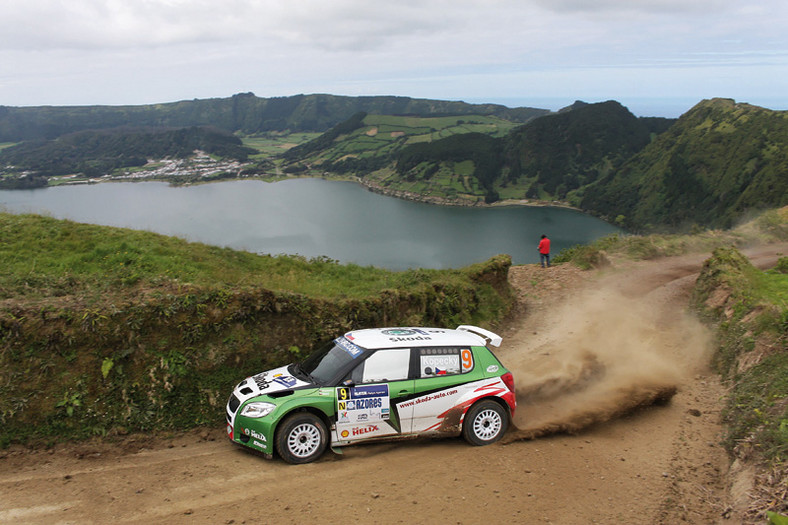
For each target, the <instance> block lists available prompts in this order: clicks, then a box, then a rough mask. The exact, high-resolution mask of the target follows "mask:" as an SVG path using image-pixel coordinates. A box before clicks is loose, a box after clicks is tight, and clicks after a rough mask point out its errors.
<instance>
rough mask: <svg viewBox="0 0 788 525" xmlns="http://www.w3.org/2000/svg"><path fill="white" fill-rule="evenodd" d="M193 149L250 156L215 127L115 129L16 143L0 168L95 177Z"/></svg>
mask: <svg viewBox="0 0 788 525" xmlns="http://www.w3.org/2000/svg"><path fill="white" fill-rule="evenodd" d="M195 150H202V151H205V152H206V153H209V154H212V155H218V156H221V157H224V158H231V159H236V160H240V161H245V160H246V159H247V157H248V156H249V155H250V154H253V153H255V150H253V149H251V148H247V147H244V146H243V145H242V142H241V139H239V138H238V137H236V136H235V135H232V134H230V133H228V132H226V131H222V130H219V129H216V128H206V127H191V128H181V129H161V128H147V129H127V128H116V129H112V130H102V131H80V132H76V133H71V134H68V135H64V136H62V137H59V138H57V139H54V140H46V141H29V142H22V143H20V144H17V145H14V146H11V147H8V148H5V149H4V150H2V151H0V163H2V164H3V165H13V167H14V168H13V170H11V171H13V172H20V171H21V172H25V171H32V172H35V173H36V174H37V175H38V176H39V177H40V176H44V177H48V176H55V175H67V174H71V173H82V174H84V175H86V176H89V177H90V176H94V177H97V176H101V175H104V174H106V173H109V172H111V171H112V170H114V169H117V168H126V167H130V166H142V165H144V164H145V163H146V162H147V161H148V159H149V158H154V159H162V158H165V157H172V158H186V157H189V156H191V155H192V154H193V152H194V151H195Z"/></svg>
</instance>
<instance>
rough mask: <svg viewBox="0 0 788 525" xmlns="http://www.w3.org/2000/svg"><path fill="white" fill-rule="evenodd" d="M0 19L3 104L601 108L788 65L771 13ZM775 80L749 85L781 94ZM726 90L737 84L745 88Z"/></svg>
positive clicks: (18, 2) (683, 5) (68, 9)
mask: <svg viewBox="0 0 788 525" xmlns="http://www.w3.org/2000/svg"><path fill="white" fill-rule="evenodd" d="M3 7H4V10H3V16H0V104H14V103H19V102H18V101H20V100H24V101H25V102H24V103H35V102H33V101H35V100H40V103H55V99H54V97H57V98H56V100H57V101H62V100H69V99H73V100H74V101H75V102H76V101H79V102H80V103H95V102H98V101H97V100H96V99H95V97H96V96H97V95H100V96H101V98H102V100H101V102H102V103H104V102H108V101H117V102H121V103H122V102H129V103H139V102H142V101H145V102H151V101H152V102H156V101H163V100H164V101H166V100H172V99H173V98H194V97H203V96H206V95H208V96H227V95H229V94H232V93H236V92H240V91H254V92H255V93H258V94H259V95H261V96H271V95H288V94H295V93H304V92H306V93H308V92H337V91H336V90H339V89H342V90H344V91H342V92H339V93H338V94H399V95H410V96H429V97H431V98H442V95H441V93H447V95H444V96H449V95H448V94H449V93H450V94H451V96H452V97H455V98H459V97H462V98H466V97H483V96H484V94H485V92H488V93H489V92H496V93H498V95H499V96H506V95H507V93H508V95H510V96H519V95H520V94H522V93H527V92H530V93H533V92H536V91H539V92H548V93H558V92H561V93H567V94H568V96H570V97H571V94H572V93H573V92H578V91H581V90H583V89H584V86H585V84H587V83H593V85H595V86H597V85H598V86H599V89H600V90H604V87H605V83H607V85H608V91H610V95H609V96H608V98H609V97H612V96H615V93H613V91H615V88H616V87H617V86H629V88H630V89H632V90H637V89H642V90H644V91H651V90H652V89H651V86H648V85H646V84H645V83H644V82H642V87H638V84H639V82H640V80H641V79H644V78H649V79H650V78H654V76H655V75H656V76H657V77H658V78H661V77H659V74H662V73H663V72H664V73H665V74H668V73H667V72H669V74H670V75H679V78H676V80H674V81H673V82H672V84H674V85H676V86H681V85H682V79H681V78H680V77H681V76H691V77H692V78H695V77H699V78H702V76H703V74H702V70H703V69H704V68H715V74H716V71H717V69H718V68H724V67H728V68H736V67H739V68H749V69H748V70H747V71H748V72H753V71H756V69H754V68H753V67H752V66H753V64H760V65H763V66H769V65H774V66H778V67H780V68H782V67H784V66H785V64H786V63H787V62H788V55H787V54H786V51H785V50H786V49H788V40H786V35H785V29H784V28H785V27H786V26H788V3H786V2H784V1H783V0H762V1H761V2H758V3H753V4H742V3H739V2H735V1H734V0H696V1H692V2H689V1H686V0H598V1H596V2H587V1H585V0H397V1H396V2H370V1H369V0H222V1H221V2H219V1H216V0H210V1H209V0H5V2H4V5H3ZM693 69H695V70H694V71H692V70H693ZM764 69H765V67H764ZM647 70H651V71H654V72H655V75H646V76H644V75H643V71H647ZM682 70H683V73H682ZM740 71H742V75H745V74H749V73H748V72H745V71H744V69H742V70H740ZM757 71H758V74H761V73H760V72H761V71H762V70H760V69H758V70H757ZM131 72H133V74H130V73H131ZM590 72H593V74H592V73H590ZM600 72H602V73H600ZM718 77H719V75H718ZM592 78H593V81H592V80H591V79H592ZM726 78H728V77H726ZM730 78H734V77H730ZM776 78H777V76H776V75H769V76H767V77H765V78H760V77H758V78H749V79H747V82H746V85H748V86H753V85H769V84H770V83H771V84H772V85H773V86H774V87H773V88H772V89H773V90H774V91H775V93H780V92H784V91H785V90H783V91H780V90H781V89H782V87H784V86H785V81H781V82H775V79H776ZM731 82H733V83H734V84H736V83H737V82H738V83H739V84H743V83H744V79H743V76H742V79H740V80H738V81H735V80H731ZM85 85H90V86H91V87H90V90H85V88H84V87H80V86H85ZM668 85H670V82H669V83H668ZM693 85H695V82H694V81H693ZM731 90H733V87H731ZM178 93H180V94H178ZM714 95H725V93H719V92H718V93H714ZM88 96H91V97H93V98H90V99H88V98H87V97H88ZM121 97H124V98H121ZM128 97H133V100H128ZM577 97H578V98H579V97H580V94H579V93H578V94H577ZM42 98H43V100H42ZM572 100H573V98H572ZM570 102H571V100H570Z"/></svg>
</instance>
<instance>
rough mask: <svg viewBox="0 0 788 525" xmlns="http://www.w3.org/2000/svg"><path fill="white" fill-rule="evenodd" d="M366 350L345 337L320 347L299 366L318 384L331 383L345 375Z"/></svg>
mask: <svg viewBox="0 0 788 525" xmlns="http://www.w3.org/2000/svg"><path fill="white" fill-rule="evenodd" d="M363 353H364V350H363V349H362V348H361V347H359V346H356V345H354V344H353V343H351V342H350V341H348V340H347V339H345V338H344V337H339V338H337V339H335V340H333V341H331V342H330V343H328V344H326V345H324V346H322V347H320V348H318V349H317V350H316V351H315V352H313V353H312V354H311V355H310V356H309V357H307V358H306V360H305V361H304V362H303V363H301V365H300V366H299V367H298V368H299V369H300V371H302V372H303V373H305V374H307V375H309V376H310V378H311V379H312V381H314V382H315V383H317V384H318V385H331V384H332V383H334V382H335V381H337V380H338V379H339V378H340V377H342V376H343V375H345V373H346V372H347V370H348V368H350V364H351V363H353V362H354V360H355V359H356V358H357V357H360V356H361V355H362V354H363Z"/></svg>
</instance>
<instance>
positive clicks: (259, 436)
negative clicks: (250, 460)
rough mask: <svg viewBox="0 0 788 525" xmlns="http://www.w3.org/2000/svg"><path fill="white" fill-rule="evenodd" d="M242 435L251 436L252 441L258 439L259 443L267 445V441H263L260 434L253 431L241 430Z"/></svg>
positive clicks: (263, 438) (262, 436)
mask: <svg viewBox="0 0 788 525" xmlns="http://www.w3.org/2000/svg"><path fill="white" fill-rule="evenodd" d="M243 433H244V435H247V436H251V437H253V438H254V439H259V440H260V441H262V442H264V443H268V440H267V439H265V436H264V435H263V434H261V433H259V432H255V431H254V430H252V429H250V428H245V429H243Z"/></svg>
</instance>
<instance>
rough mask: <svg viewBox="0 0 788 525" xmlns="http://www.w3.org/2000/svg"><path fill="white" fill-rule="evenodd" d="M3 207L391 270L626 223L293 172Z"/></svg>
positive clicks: (44, 192) (79, 189)
mask: <svg viewBox="0 0 788 525" xmlns="http://www.w3.org/2000/svg"><path fill="white" fill-rule="evenodd" d="M0 211H7V212H13V213H37V214H44V215H49V216H52V217H56V218H62V219H71V220H74V221H78V222H87V223H93V224H103V225H108V226H122V227H128V228H134V229H138V230H149V231H153V232H158V233H163V234H166V235H173V236H177V237H181V238H183V239H186V240H189V241H199V242H203V243H207V244H212V245H218V246H227V247H230V248H235V249H241V250H247V251H250V252H255V253H268V254H274V255H275V254H282V253H287V254H299V255H303V256H306V257H310V258H311V257H317V256H327V257H330V258H331V259H335V260H338V261H341V262H343V263H356V264H360V265H363V266H367V265H373V266H379V267H382V268H388V269H392V270H403V269H407V268H460V267H462V266H466V265H469V264H472V263H476V262H480V261H484V260H486V259H489V258H490V257H492V256H494V255H497V254H500V253H506V254H509V255H511V256H512V258H513V260H514V263H515V264H524V263H535V262H538V261H539V255H538V253H537V250H536V245H537V243H538V242H539V238H540V237H541V235H542V234H543V233H544V234H546V235H547V236H548V237H550V239H551V241H552V253H553V255H555V254H557V253H558V252H559V251H560V250H561V249H563V248H566V247H570V246H574V245H576V244H584V243H587V242H589V241H592V240H594V239H597V238H599V237H602V236H604V235H607V234H610V233H613V232H617V231H620V230H619V229H618V228H615V227H614V226H611V225H610V224H607V223H605V222H603V221H601V220H599V219H596V218H594V217H590V216H588V215H584V214H582V213H579V212H576V211H574V210H567V209H563V208H549V207H525V206H510V207H497V208H467V207H448V206H435V205H429V204H422V203H417V202H411V201H405V200H401V199H396V198H393V197H386V196H383V195H378V194H375V193H372V192H370V191H368V190H366V189H365V188H363V187H361V186H360V185H358V184H354V183H351V182H338V181H327V180H321V179H294V180H287V181H281V182H276V183H266V182H262V181H230V182H220V183H213V184H203V185H197V186H188V187H171V186H169V185H168V184H167V183H163V182H136V183H134V182H129V183H103V184H94V185H79V186H60V187H52V188H41V189H36V190H3V191H0Z"/></svg>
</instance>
